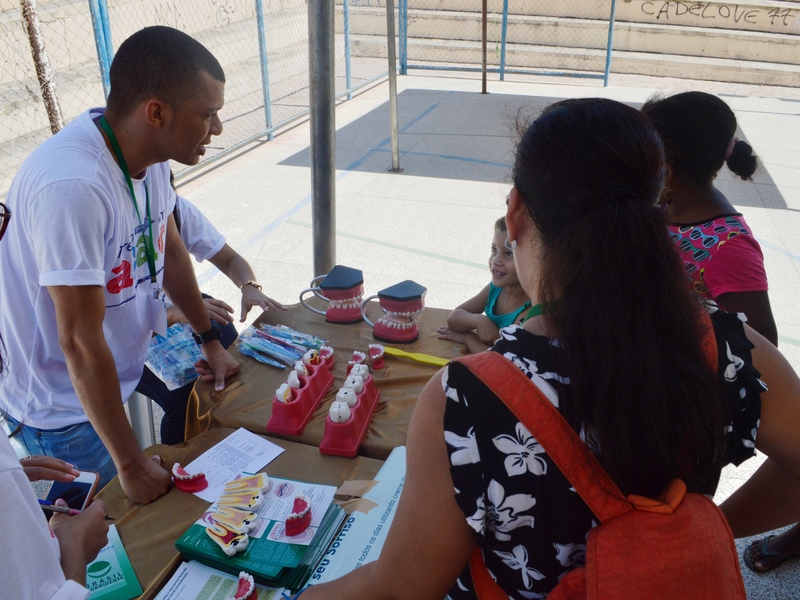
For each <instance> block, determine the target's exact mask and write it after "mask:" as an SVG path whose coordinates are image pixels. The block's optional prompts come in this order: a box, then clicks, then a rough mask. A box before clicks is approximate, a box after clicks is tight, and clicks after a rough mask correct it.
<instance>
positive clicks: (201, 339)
mask: <svg viewBox="0 0 800 600" xmlns="http://www.w3.org/2000/svg"><path fill="white" fill-rule="evenodd" d="M221 337H222V328H221V327H220V326H219V323H217V322H216V321H211V329H209V330H208V331H206V332H205V333H192V339H193V340H194V341H195V342H196V343H197V344H206V343H208V342H211V341H214V340H218V339H219V338H221Z"/></svg>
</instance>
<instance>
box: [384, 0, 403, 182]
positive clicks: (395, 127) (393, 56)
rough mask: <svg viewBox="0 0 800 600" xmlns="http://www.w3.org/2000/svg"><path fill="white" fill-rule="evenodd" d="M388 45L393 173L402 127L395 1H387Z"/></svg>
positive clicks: (397, 158)
mask: <svg viewBox="0 0 800 600" xmlns="http://www.w3.org/2000/svg"><path fill="white" fill-rule="evenodd" d="M386 44H387V54H388V55H389V130H390V132H391V136H392V168H391V169H390V171H391V172H392V173H399V172H400V171H402V169H401V168H400V126H399V124H398V116H397V51H396V48H395V31H394V0H386Z"/></svg>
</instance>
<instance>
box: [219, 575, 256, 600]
mask: <svg viewBox="0 0 800 600" xmlns="http://www.w3.org/2000/svg"><path fill="white" fill-rule="evenodd" d="M225 600H256V582H255V581H253V576H252V575H250V574H249V573H245V572H244V571H241V572H240V573H239V581H238V583H237V584H236V592H234V594H233V597H230V596H228V597H227V598H225Z"/></svg>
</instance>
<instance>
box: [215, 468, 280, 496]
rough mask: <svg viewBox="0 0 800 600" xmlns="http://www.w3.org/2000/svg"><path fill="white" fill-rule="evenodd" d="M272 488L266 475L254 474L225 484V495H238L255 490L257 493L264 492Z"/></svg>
mask: <svg viewBox="0 0 800 600" xmlns="http://www.w3.org/2000/svg"><path fill="white" fill-rule="evenodd" d="M270 487H272V484H271V483H270V480H269V477H268V476H267V474H266V473H256V474H255V475H245V476H244V477H238V478H236V479H231V480H230V481H229V482H228V483H226V484H225V493H226V494H238V493H239V492H244V491H247V490H255V491H257V492H266V491H267V490H269V488H270Z"/></svg>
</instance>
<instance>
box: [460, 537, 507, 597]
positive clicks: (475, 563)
mask: <svg viewBox="0 0 800 600" xmlns="http://www.w3.org/2000/svg"><path fill="white" fill-rule="evenodd" d="M469 573H470V575H471V576H472V586H473V588H474V589H475V595H476V596H477V597H478V600H508V594H506V593H505V591H503V588H501V587H500V586H499V585H497V582H496V581H495V580H494V579H492V576H491V575H489V569H487V568H486V563H485V562H484V561H483V553H482V552H481V549H480V548H479V547H478V546H475V550H473V551H472V556H470V557H469Z"/></svg>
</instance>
